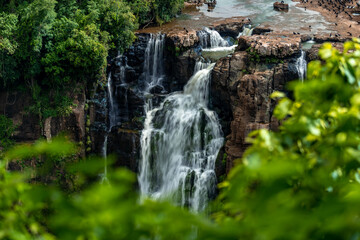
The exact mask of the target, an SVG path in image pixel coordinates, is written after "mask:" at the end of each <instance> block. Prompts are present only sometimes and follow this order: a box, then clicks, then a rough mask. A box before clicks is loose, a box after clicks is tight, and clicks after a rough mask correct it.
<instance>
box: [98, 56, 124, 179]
mask: <svg viewBox="0 0 360 240" xmlns="http://www.w3.org/2000/svg"><path fill="white" fill-rule="evenodd" d="M118 59H119V61H118V67H119V70H120V72H119V74H120V76H119V78H120V81H121V83H120V84H121V85H124V84H125V70H126V66H127V65H126V58H123V56H119V57H118ZM117 91H118V86H115V91H114V83H113V81H112V74H111V72H110V73H109V76H108V81H107V93H106V96H107V102H108V117H109V124H108V127H107V131H106V133H105V136H104V143H103V147H102V157H103V158H104V173H103V175H102V179H101V182H102V183H104V182H108V179H107V145H108V137H109V133H110V132H111V129H112V127H114V126H116V125H118V124H119V122H120V117H119V104H118V102H117V100H116V98H114V93H115V95H117V94H118V92H117ZM125 98H126V96H125ZM125 105H126V107H127V101H125Z"/></svg>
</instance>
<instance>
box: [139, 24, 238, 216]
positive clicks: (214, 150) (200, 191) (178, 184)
mask: <svg viewBox="0 0 360 240" xmlns="http://www.w3.org/2000/svg"><path fill="white" fill-rule="evenodd" d="M199 37H200V43H201V46H202V48H204V49H207V48H210V49H219V50H220V51H223V48H230V47H231V46H229V43H228V42H227V41H226V40H224V39H223V38H222V37H221V36H220V34H219V33H218V32H216V31H213V30H210V29H208V28H205V29H204V30H203V31H200V32H199ZM156 38H159V37H156ZM160 39H161V38H160ZM155 45H156V44H155ZM157 49H161V48H157ZM155 55H158V56H160V55H161V54H159V53H158V54H155V53H154V54H153V56H155ZM159 61H161V60H159ZM154 64H155V63H154ZM214 66H215V64H214V63H204V62H202V61H198V62H197V63H196V64H195V69H194V75H193V76H192V77H191V79H190V80H189V81H188V83H187V84H186V86H185V87H184V90H183V92H176V93H172V94H169V95H168V96H167V97H166V98H165V99H164V100H163V101H162V103H161V104H160V106H159V107H156V108H151V107H146V119H145V124H144V129H143V131H142V134H141V160H140V161H141V162H140V171H139V176H138V181H139V184H140V190H141V193H142V195H143V196H144V197H152V198H155V199H168V200H170V201H172V202H173V203H175V204H177V205H180V206H186V207H189V208H190V209H192V210H193V211H196V212H198V211H203V210H204V209H205V207H206V206H207V202H208V201H209V200H210V199H212V198H213V197H215V190H216V175H215V161H216V158H217V155H218V152H219V150H220V148H221V147H222V145H223V141H224V139H223V137H222V131H221V126H220V124H219V122H218V119H217V115H216V113H214V112H213V111H211V110H209V109H208V107H207V105H208V102H209V84H210V77H211V71H212V69H213V68H214ZM144 69H145V70H146V71H147V70H148V69H150V67H146V68H144ZM153 72H154V71H153ZM158 76H159V77H160V78H162V75H161V74H160V75H158ZM151 82H153V83H158V82H159V81H158V80H157V79H154V78H151ZM160 82H161V81H160Z"/></svg>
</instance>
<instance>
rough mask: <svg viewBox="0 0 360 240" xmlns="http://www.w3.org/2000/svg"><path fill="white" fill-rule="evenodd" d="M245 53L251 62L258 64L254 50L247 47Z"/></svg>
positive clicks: (257, 55) (258, 59)
mask: <svg viewBox="0 0 360 240" xmlns="http://www.w3.org/2000/svg"><path fill="white" fill-rule="evenodd" d="M246 52H247V53H248V54H249V57H250V61H251V62H257V63H259V62H260V55H259V54H258V53H257V52H256V51H255V49H253V48H252V47H249V48H248V49H246Z"/></svg>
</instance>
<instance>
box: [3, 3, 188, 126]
mask: <svg viewBox="0 0 360 240" xmlns="http://www.w3.org/2000/svg"><path fill="white" fill-rule="evenodd" d="M183 3H184V1H183V0H169V1H163V0H151V1H149V0H136V1H132V0H128V1H127V0H124V1H118V0H95V1H93V0H91V1H77V0H59V1H55V0H35V1H18V0H10V1H2V2H1V3H0V25H1V27H0V36H1V37H0V54H1V71H0V81H1V87H2V88H8V89H9V88H10V89H14V88H16V89H18V90H23V91H29V90H30V91H31V94H32V97H33V100H34V103H33V106H32V108H31V111H32V112H34V113H36V114H39V116H40V120H42V119H44V118H47V117H49V116H57V115H66V113H67V112H68V111H69V106H71V103H72V100H71V99H69V98H68V97H67V96H66V94H64V90H66V89H69V87H70V86H71V87H72V86H77V87H78V88H84V87H85V88H87V87H88V88H89V89H91V87H92V86H94V85H96V84H98V82H99V81H106V80H105V79H106V77H105V75H106V66H107V57H108V56H109V54H112V53H117V52H118V51H119V52H123V51H124V50H125V49H126V48H128V47H129V46H130V45H131V44H132V42H133V41H134V40H135V35H134V31H135V30H136V29H138V28H139V27H144V26H145V25H150V24H163V23H165V22H168V21H170V20H171V19H172V18H173V17H174V16H175V15H176V14H177V13H178V12H179V11H181V9H182V7H183Z"/></svg>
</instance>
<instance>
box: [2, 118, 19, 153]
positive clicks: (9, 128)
mask: <svg viewBox="0 0 360 240" xmlns="http://www.w3.org/2000/svg"><path fill="white" fill-rule="evenodd" d="M15 129H16V126H15V125H14V123H13V122H12V120H11V119H9V118H7V117H6V116H4V115H0V148H2V150H4V149H5V150H7V149H8V148H9V147H11V146H12V145H13V144H14V141H13V140H12V134H13V133H14V130H15ZM0 151H1V150H0Z"/></svg>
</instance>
